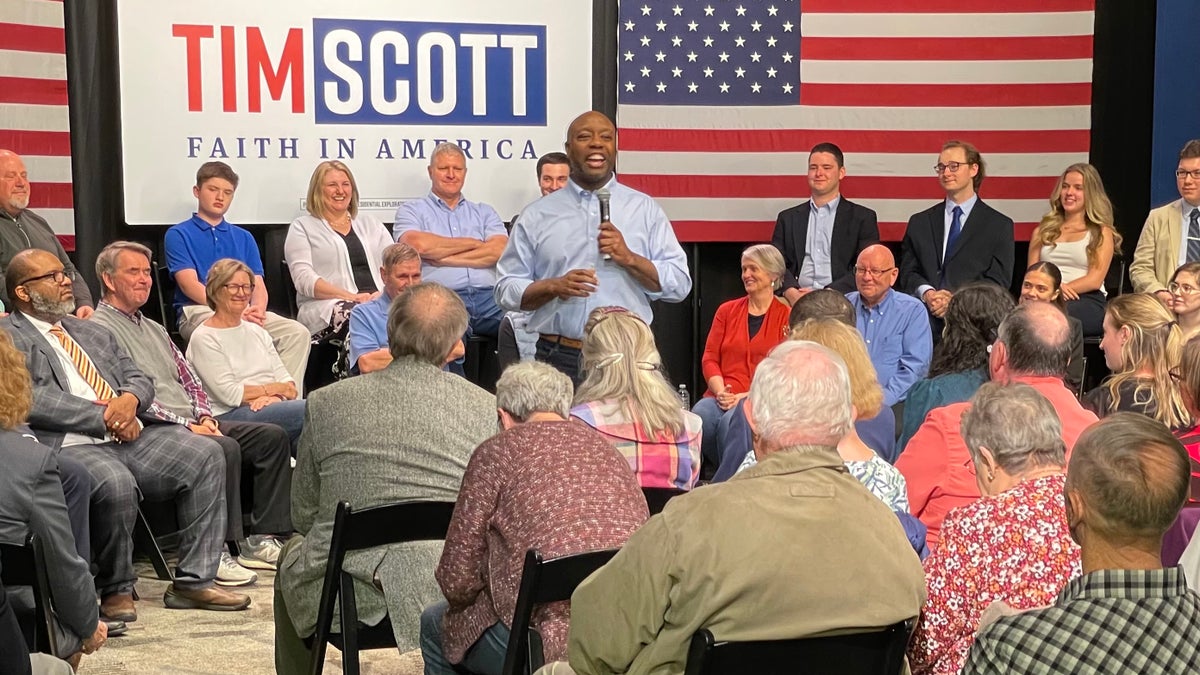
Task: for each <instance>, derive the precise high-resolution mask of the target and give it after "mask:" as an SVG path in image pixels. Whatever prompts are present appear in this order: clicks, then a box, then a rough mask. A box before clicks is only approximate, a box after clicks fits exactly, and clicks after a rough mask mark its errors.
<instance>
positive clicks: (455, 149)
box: [429, 141, 467, 166]
mask: <svg viewBox="0 0 1200 675" xmlns="http://www.w3.org/2000/svg"><path fill="white" fill-rule="evenodd" d="M447 152H449V153H453V154H455V155H458V156H459V157H462V158H463V161H464V162H466V161H467V153H465V152H463V149H462V148H460V147H459V146H458V143H451V142H450V141H442V142H441V143H438V144H437V145H435V146H433V152H431V153H429V166H433V163H434V162H435V161H436V160H437V158H438V155H444V154H446V153H447Z"/></svg>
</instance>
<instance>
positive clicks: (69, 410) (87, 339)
mask: <svg viewBox="0 0 1200 675" xmlns="http://www.w3.org/2000/svg"><path fill="white" fill-rule="evenodd" d="M62 327H63V329H65V330H66V331H67V335H70V336H71V338H72V339H73V340H75V342H77V343H78V344H79V346H80V347H82V348H83V351H85V352H87V355H88V357H89V358H91V360H92V363H93V364H94V365H95V366H96V370H98V371H99V372H100V377H103V378H104V380H105V381H106V382H108V384H109V386H111V387H112V388H113V390H114V391H116V392H117V393H118V394H122V393H125V392H129V393H131V394H133V395H134V396H136V397H137V399H138V415H139V416H140V415H142V414H143V413H145V412H146V409H147V408H149V407H150V404H151V403H153V402H154V381H153V380H151V379H150V378H149V377H147V376H146V375H145V374H143V373H142V371H140V370H138V367H137V366H136V365H135V364H134V363H133V359H131V358H129V354H127V353H126V352H125V350H124V349H122V348H121V346H120V345H119V344H117V339H116V338H115V337H113V334H112V333H110V332H109V331H108V329H107V328H105V327H104V326H101V325H100V324H98V323H94V322H91V321H83V320H82V319H76V318H74V317H70V316H67V317H63V320H62ZM0 328H3V329H4V330H6V331H8V334H9V335H11V336H12V339H13V343H14V344H16V346H17V349H19V350H21V352H22V353H24V354H25V363H26V365H27V366H28V368H29V374H30V376H31V377H32V378H33V409H32V410H31V411H30V413H29V426H30V428H32V429H33V430H34V432H35V433H37V437H38V440H40V441H41V442H42V443H45V444H46V445H49V446H50V447H52V448H55V449H58V448H59V447H61V446H62V439H63V436H64V435H66V434H67V433H68V432H74V433H79V434H84V435H87V436H95V437H97V438H102V437H103V436H104V435H105V434H106V433H107V430H106V429H105V427H104V407H103V406H99V405H96V404H95V403H93V402H92V401H89V400H87V399H84V398H80V397H78V396H75V395H74V394H71V393H70V391H69V385H68V383H67V374H66V373H65V372H64V371H63V369H62V368H63V367H62V362H61V361H59V358H58V353H57V352H55V351H54V348H53V347H51V346H50V343H49V342H47V339H48V338H46V337H44V336H43V335H42V334H41V333H40V332H39V331H38V329H37V328H36V327H34V325H33V324H32V323H30V322H29V319H27V318H26V317H25V316H24V315H22V314H21V313H20V312H13V313H12V314H9V315H8V316H7V317H5V318H3V319H0Z"/></svg>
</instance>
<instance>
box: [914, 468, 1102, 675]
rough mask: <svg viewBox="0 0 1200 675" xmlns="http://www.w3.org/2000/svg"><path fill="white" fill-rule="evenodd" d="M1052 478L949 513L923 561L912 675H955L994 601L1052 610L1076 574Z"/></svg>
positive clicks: (1057, 479)
mask: <svg viewBox="0 0 1200 675" xmlns="http://www.w3.org/2000/svg"><path fill="white" fill-rule="evenodd" d="M1065 482H1066V476H1065V475H1063V474H1055V475H1052V476H1046V477H1043V478H1038V479H1036V480H1029V481H1024V482H1022V483H1020V484H1018V485H1016V486H1014V487H1012V488H1010V489H1008V490H1005V491H1004V492H1002V493H1000V494H998V495H994V496H991V497H983V498H981V499H980V500H979V501H977V502H974V503H972V504H968V505H967V506H962V507H959V508H957V509H954V510H953V511H951V512H950V513H949V514H948V515H947V516H946V520H945V521H944V523H943V524H942V536H941V540H940V541H939V542H938V545H937V548H936V549H934V551H933V553H932V554H931V555H930V556H929V558H927V559H926V560H925V585H926V589H927V592H928V599H927V600H926V601H925V608H924V610H923V611H922V612H921V619H920V621H919V622H918V624H917V629H916V632H915V634H914V635H913V639H912V641H911V642H910V643H909V647H908V659H909V665H910V667H911V668H912V672H913V675H921V674H922V673H935V674H940V673H958V671H959V670H960V669H961V668H962V665H963V663H964V662H965V661H966V658H967V653H968V652H969V651H970V649H971V643H972V642H973V641H974V640H975V631H976V630H977V629H978V627H979V617H980V616H981V615H982V614H983V610H984V609H986V608H987V607H988V605H990V604H992V603H993V602H996V601H997V600H1000V601H1003V602H1005V603H1006V604H1008V605H1009V606H1011V607H1013V608H1014V609H1018V610H1024V609H1032V608H1035V607H1042V606H1046V605H1050V604H1052V603H1053V602H1054V601H1055V599H1056V598H1057V597H1058V593H1059V592H1060V591H1061V590H1062V589H1063V587H1064V586H1066V584H1067V582H1068V581H1070V580H1071V579H1072V578H1074V577H1077V576H1079V575H1080V573H1081V572H1082V570H1081V568H1080V563H1079V547H1078V546H1076V545H1075V543H1074V542H1073V541H1071V534H1070V532H1069V529H1068V527H1067V516H1066V507H1065V505H1064V503H1063V485H1064V483H1065Z"/></svg>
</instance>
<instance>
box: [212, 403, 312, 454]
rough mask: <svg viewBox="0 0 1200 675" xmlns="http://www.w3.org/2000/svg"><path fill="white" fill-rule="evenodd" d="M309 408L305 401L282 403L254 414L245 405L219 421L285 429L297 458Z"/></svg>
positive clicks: (220, 416)
mask: <svg viewBox="0 0 1200 675" xmlns="http://www.w3.org/2000/svg"><path fill="white" fill-rule="evenodd" d="M306 408H307V404H305V402H304V399H296V400H294V401H280V402H278V403H272V404H271V405H269V406H267V407H265V408H263V409H262V410H259V411H258V412H254V411H253V410H251V409H250V406H248V405H243V406H239V407H237V408H234V409H233V410H230V411H229V412H227V413H225V414H223V415H217V420H232V421H234V422H258V423H260V424H274V425H276V426H280V427H283V430H284V431H286V432H287V435H288V440H290V441H291V442H292V457H295V456H296V447H297V444H298V443H299V442H300V432H301V431H304V410H305V409H306Z"/></svg>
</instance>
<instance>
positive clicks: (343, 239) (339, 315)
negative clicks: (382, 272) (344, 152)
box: [283, 160, 392, 338]
mask: <svg viewBox="0 0 1200 675" xmlns="http://www.w3.org/2000/svg"><path fill="white" fill-rule="evenodd" d="M307 206H308V213H309V215H307V216H301V217H299V218H297V219H296V220H294V221H292V225H291V227H290V228H288V235H287V241H286V242H285V243H284V247H283V252H284V258H285V259H286V260H287V264H288V271H289V272H290V273H291V275H292V282H293V283H294V284H295V285H296V305H297V308H298V312H297V314H298V316H297V317H296V319H297V320H298V321H299V322H300V323H302V324H304V325H305V326H307V327H308V330H309V331H310V332H311V333H313V335H314V337H316V338H324V337H326V336H328V335H330V334H337V333H345V331H346V328H347V321H348V319H349V318H350V310H351V309H353V308H354V306H355V305H357V304H358V303H360V302H367V301H368V300H371V299H373V298H375V297H376V296H377V295H379V292H380V291H381V290H383V280H382V279H381V278H380V276H379V268H380V266H381V264H382V257H383V249H385V248H387V247H388V245H389V244H391V243H392V238H391V236H390V234H389V233H388V231H387V229H386V228H385V227H384V226H383V224H382V223H380V222H379V221H378V220H376V219H375V218H373V217H371V216H369V215H366V214H361V213H359V212H358V184H357V183H355V182H354V174H352V173H350V168H349V167H347V166H346V165H345V164H343V163H342V162H339V161H336V160H331V161H327V162H321V163H320V164H318V165H317V168H316V170H314V171H313V174H312V179H310V180H309V182H308V202H307Z"/></svg>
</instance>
